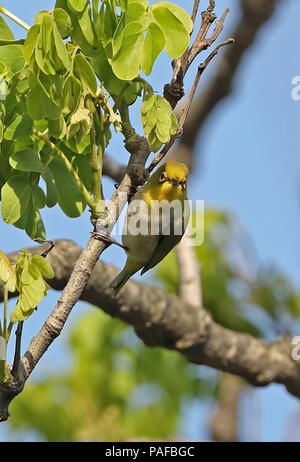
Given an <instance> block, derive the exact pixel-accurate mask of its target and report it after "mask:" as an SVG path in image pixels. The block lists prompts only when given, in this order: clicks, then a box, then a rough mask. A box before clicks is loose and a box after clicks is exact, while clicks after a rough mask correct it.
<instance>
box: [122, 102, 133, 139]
mask: <svg viewBox="0 0 300 462" xmlns="http://www.w3.org/2000/svg"><path fill="white" fill-rule="evenodd" d="M119 112H120V115H121V118H122V133H123V135H124V136H125V139H126V140H127V139H128V138H130V137H131V136H132V135H134V134H135V130H134V128H133V127H132V125H131V122H130V117H129V109H128V106H127V105H126V104H124V103H121V105H120V107H119Z"/></svg>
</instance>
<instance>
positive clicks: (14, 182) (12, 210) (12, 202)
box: [1, 175, 31, 224]
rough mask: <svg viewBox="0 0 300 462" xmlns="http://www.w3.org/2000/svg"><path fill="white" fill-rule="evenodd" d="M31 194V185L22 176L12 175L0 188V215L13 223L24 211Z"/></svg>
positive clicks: (6, 221)
mask: <svg viewBox="0 0 300 462" xmlns="http://www.w3.org/2000/svg"><path fill="white" fill-rule="evenodd" d="M30 194H31V185H30V183H29V181H28V179H27V178H25V177H24V176H18V175H16V176H12V177H10V178H9V179H8V181H7V182H6V183H5V185H4V186H3V187H2V189H1V202H2V217H3V220H4V221H5V223H9V224H13V223H15V222H16V221H17V220H19V218H20V217H21V216H22V214H23V213H24V212H25V210H26V208H27V206H28V203H29V200H30Z"/></svg>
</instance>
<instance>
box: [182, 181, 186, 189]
mask: <svg viewBox="0 0 300 462" xmlns="http://www.w3.org/2000/svg"><path fill="white" fill-rule="evenodd" d="M181 186H182V189H185V188H186V180H183V182H182V183H181Z"/></svg>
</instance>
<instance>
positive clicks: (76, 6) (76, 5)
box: [68, 0, 87, 12]
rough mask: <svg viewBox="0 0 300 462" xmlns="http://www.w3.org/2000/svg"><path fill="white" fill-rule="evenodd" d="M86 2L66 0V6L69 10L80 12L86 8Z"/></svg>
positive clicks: (83, 0)
mask: <svg viewBox="0 0 300 462" xmlns="http://www.w3.org/2000/svg"><path fill="white" fill-rule="evenodd" d="M86 3H87V0H68V5H69V7H70V8H71V10H73V11H75V12H81V11H83V10H84V8H85V7H86Z"/></svg>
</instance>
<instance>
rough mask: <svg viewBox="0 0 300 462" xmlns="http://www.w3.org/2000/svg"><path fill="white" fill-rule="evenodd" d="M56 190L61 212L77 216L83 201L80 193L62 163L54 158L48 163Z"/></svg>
mask: <svg viewBox="0 0 300 462" xmlns="http://www.w3.org/2000/svg"><path fill="white" fill-rule="evenodd" d="M49 169H50V170H51V173H52V175H53V178H54V181H55V185H56V188H57V192H58V203H59V206H60V208H61V209H62V210H63V212H64V213H65V214H66V215H67V216H68V217H71V218H75V217H79V216H80V215H81V214H82V213H83V211H84V209H85V206H86V204H85V202H84V199H83V197H82V193H81V191H80V189H79V187H78V186H77V184H76V183H75V181H74V179H73V177H72V175H71V173H70V172H69V171H68V170H67V169H66V167H65V165H64V163H63V162H62V161H61V160H60V159H57V158H54V159H53V160H52V162H51V163H50V165H49Z"/></svg>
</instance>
